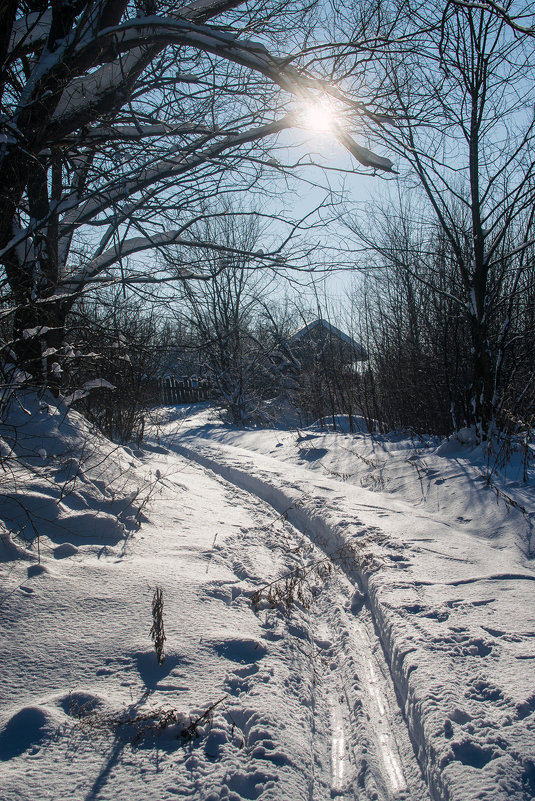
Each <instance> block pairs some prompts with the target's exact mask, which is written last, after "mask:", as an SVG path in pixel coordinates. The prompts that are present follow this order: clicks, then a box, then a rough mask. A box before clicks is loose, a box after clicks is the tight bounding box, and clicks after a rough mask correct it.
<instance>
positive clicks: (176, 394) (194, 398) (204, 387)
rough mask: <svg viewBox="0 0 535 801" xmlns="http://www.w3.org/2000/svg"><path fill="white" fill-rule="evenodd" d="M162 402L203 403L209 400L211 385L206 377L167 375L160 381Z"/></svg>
mask: <svg viewBox="0 0 535 801" xmlns="http://www.w3.org/2000/svg"><path fill="white" fill-rule="evenodd" d="M159 388H160V396H161V400H162V403H165V404H173V403H201V401H206V400H209V399H210V397H211V395H210V385H209V382H208V381H207V380H206V379H204V378H200V379H199V378H186V377H175V376H165V378H161V379H160V381H159Z"/></svg>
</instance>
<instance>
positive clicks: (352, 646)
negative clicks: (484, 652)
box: [172, 443, 431, 801]
mask: <svg viewBox="0 0 535 801" xmlns="http://www.w3.org/2000/svg"><path fill="white" fill-rule="evenodd" d="M172 449H173V450H175V451H177V452H178V453H181V454H182V455H183V456H185V457H186V458H187V459H190V460H192V461H194V462H196V463H198V464H199V465H201V466H202V467H203V468H204V469H205V470H207V471H209V472H210V473H211V474H212V476H215V477H216V479H217V480H219V481H220V482H221V483H222V484H224V485H228V486H230V487H231V488H232V489H231V492H232V493H233V494H234V495H235V498H236V501H237V502H239V503H240V504H242V505H243V506H245V507H248V506H249V507H250V506H251V505H252V506H253V508H254V509H255V510H256V513H257V514H259V515H263V516H264V517H265V516H266V515H268V519H272V520H273V519H283V520H284V522H285V527H286V530H287V531H290V532H291V536H292V537H293V538H294V540H296V541H298V542H300V543H302V544H303V546H304V545H305V544H306V545H307V546H308V547H309V548H310V547H312V549H313V551H312V554H313V556H312V560H313V559H319V558H323V557H324V556H325V551H324V550H323V549H320V548H318V546H317V545H315V544H314V543H313V537H312V538H311V537H310V533H311V531H310V529H309V530H307V528H308V527H305V526H303V519H302V516H301V514H299V513H298V514H297V515H296V514H293V515H292V514H290V513H288V511H287V510H281V508H280V501H281V500H283V501H284V499H281V498H279V497H277V491H276V490H274V488H273V487H272V486H270V485H269V484H268V483H264V482H263V480H262V478H261V477H259V476H255V475H252V474H248V479H247V480H246V481H244V480H242V475H241V474H240V472H239V471H238V470H235V469H232V468H229V466H228V464H222V463H218V462H217V460H214V454H213V451H212V452H211V454H210V458H207V457H206V455H203V454H201V453H199V452H196V451H195V449H193V448H190V447H184V446H181V445H178V444H177V443H173V445H172ZM244 485H245V486H244ZM273 497H275V498H276V500H278V501H279V502H278V503H276V504H274V505H272V503H270V500H272V499H273ZM288 520H292V523H293V522H295V520H297V522H298V523H300V525H297V527H296V526H295V525H293V524H292V523H290V522H288ZM268 525H269V524H268ZM321 534H324V532H321ZM322 539H323V538H322V537H320V540H322ZM240 542H241V546H242V547H243V546H244V540H243V536H242V537H241V538H240ZM255 547H257V538H256V537H255V538H254V540H253V541H252V542H250V543H248V545H247V548H246V550H250V549H253V550H254V548H255ZM246 558H247V559H249V560H253V561H254V557H251V556H248V557H246ZM309 561H310V556H309V559H307V562H309ZM251 563H252V562H251ZM234 567H235V566H234ZM248 572H249V570H245V572H243V571H242V572H241V574H240V572H239V571H237V575H238V577H240V578H242V579H243V578H245V577H246V574H247V573H248ZM345 572H347V573H348V574H350V573H351V571H345ZM247 577H249V576H247ZM328 590H329V591H328V592H324V593H322V594H321V595H320V598H319V600H318V601H317V602H316V603H315V604H314V605H313V606H312V608H311V610H310V611H309V613H308V615H307V618H308V625H309V627H310V631H309V635H308V636H309V642H310V644H311V646H312V649H314V648H316V649H317V651H318V652H321V662H322V664H323V666H324V669H323V670H316V668H314V673H315V678H314V699H313V709H314V717H315V720H314V722H313V725H312V732H313V736H314V737H315V740H316V743H315V744H314V749H315V757H314V760H313V763H314V766H316V765H319V766H321V770H320V771H318V772H316V770H315V767H314V768H313V770H312V775H311V787H310V801H324V799H326V798H338V799H342V801H430V799H431V795H430V792H429V789H428V788H427V786H426V785H425V782H424V780H423V778H422V772H421V769H420V766H419V765H418V762H417V759H416V757H415V754H414V750H413V747H412V744H411V741H410V736H409V732H408V728H407V726H406V723H405V719H404V716H403V713H402V711H401V708H400V706H399V704H398V701H397V697H396V692H395V689H394V682H393V679H392V676H391V675H390V671H389V668H388V665H387V662H386V660H385V658H384V654H383V650H382V646H381V643H380V641H379V639H378V637H377V634H376V629H375V624H374V620H373V616H372V612H371V610H370V608H369V606H368V604H367V603H365V602H363V603H362V604H359V607H360V608H359V609H358V611H357V612H353V611H352V610H351V599H352V596H353V594H354V593H355V592H356V593H357V595H358V596H359V595H360V592H359V588H358V583H357V582H356V581H355V580H354V578H353V580H352V579H351V576H350V575H345V574H344V570H343V569H342V570H340V567H338V569H336V570H335V571H334V573H333V575H332V577H331V579H330V586H329V588H328ZM325 596H328V597H325ZM333 596H334V599H336V600H335V601H334V604H333ZM341 599H346V600H345V603H342V601H341ZM347 599H349V601H348V600H347ZM322 732H326V733H327V735H328V736H327V742H328V745H326V744H325V738H322V737H321V733H322ZM322 774H323V776H322ZM326 774H327V778H325V775H326Z"/></svg>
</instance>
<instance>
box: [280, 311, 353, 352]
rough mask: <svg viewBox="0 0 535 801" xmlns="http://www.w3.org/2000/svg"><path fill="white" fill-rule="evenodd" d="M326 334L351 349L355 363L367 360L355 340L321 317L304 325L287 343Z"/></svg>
mask: <svg viewBox="0 0 535 801" xmlns="http://www.w3.org/2000/svg"><path fill="white" fill-rule="evenodd" d="M325 332H327V333H328V334H329V335H330V336H333V337H336V338H337V339H340V340H341V341H342V342H344V343H345V344H346V345H349V347H350V348H351V349H352V351H353V353H354V358H355V361H364V360H365V359H367V358H368V354H367V353H366V351H365V350H364V348H363V347H362V345H361V344H360V342H357V341H356V339H353V338H352V337H350V336H349V334H345V333H344V332H343V331H340V329H339V328H336V326H334V325H332V323H329V322H328V320H323V319H322V318H321V317H320V318H318V319H317V320H312V321H311V322H310V323H306V324H305V325H303V326H302V327H301V328H298V329H297V331H294V333H293V334H292V335H291V336H290V337H289V339H288V342H289V343H290V344H291V343H292V342H299V341H300V340H302V339H303V338H306V337H307V336H312V337H313V335H314V333H318V334H320V335H321V334H324V333H325Z"/></svg>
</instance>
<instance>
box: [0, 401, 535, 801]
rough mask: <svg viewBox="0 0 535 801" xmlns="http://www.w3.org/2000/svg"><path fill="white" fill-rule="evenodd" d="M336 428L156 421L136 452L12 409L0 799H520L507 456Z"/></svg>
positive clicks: (523, 673)
mask: <svg viewBox="0 0 535 801" xmlns="http://www.w3.org/2000/svg"><path fill="white" fill-rule="evenodd" d="M337 422H338V425H339V428H340V430H338V431H332V430H331V431H329V430H325V428H323V429H322V428H321V426H320V425H317V426H313V427H311V428H308V429H306V430H293V431H292V430H284V429H282V428H281V429H278V430H275V429H272V430H262V429H242V430H239V429H236V428H232V427H230V426H228V425H225V424H224V423H222V422H221V421H220V419H219V418H218V417H217V416H215V415H214V412H213V410H211V409H210V408H209V407H207V406H197V407H172V408H167V409H163V410H161V411H160V413H159V425H158V426H157V427H155V428H154V429H153V431H152V433H151V434H150V436H149V437H148V439H147V440H146V442H145V444H144V446H143V448H142V449H140V450H135V451H134V450H131V449H129V448H124V447H120V446H116V445H113V444H111V443H109V442H107V441H106V440H105V439H104V438H103V437H101V436H100V435H98V434H97V433H96V432H95V431H94V430H92V429H91V427H90V426H89V425H88V424H87V423H86V422H85V421H84V420H83V419H82V418H81V417H80V416H79V415H77V414H76V413H75V412H73V411H68V410H67V408H66V406H64V405H61V404H60V405H56V403H55V402H54V401H53V400H52V399H51V398H50V397H43V398H42V399H40V400H39V399H38V398H35V396H32V395H30V394H28V395H26V396H21V397H20V403H18V402H17V399H15V398H12V400H11V404H10V408H9V409H8V410H7V412H6V415H5V423H4V424H3V425H2V427H1V430H0V444H1V445H2V450H1V454H2V456H1V458H2V468H3V473H2V479H1V480H2V482H3V484H2V494H3V498H4V500H3V503H2V519H3V520H4V523H5V526H6V530H5V531H3V533H2V534H1V536H0V560H1V562H0V565H1V574H2V589H1V599H0V604H1V611H2V614H1V618H0V626H1V632H2V665H3V683H2V693H1V703H0V777H1V779H0V783H1V786H2V793H1V796H2V799H5V801H14V799H17V800H19V799H22V800H23V801H24V800H25V799H28V801H29V799H32V801H33V799H36V798H54V799H64V798H72V799H81V800H82V799H83V801H88V800H89V799H116V798H118V797H124V798H129V799H134V801H137V799H139V800H140V801H141V799H143V800H144V801H146V800H147V799H172V798H173V799H174V798H184V799H186V798H195V799H199V800H200V801H216V799H225V801H226V800H228V801H241V800H242V799H262V800H263V801H268V799H269V800H270V801H289V800H290V799H291V801H294V799H295V800H296V801H297V800H299V799H307V800H309V799H312V801H320V800H323V799H327V798H341V799H347V801H349V799H355V798H358V799H359V801H371V799H375V800H376V801H394V799H396V800H398V801H401V799H412V800H413V801H429V800H430V799H432V800H433V801H437V800H438V799H440V801H442V800H443V799H444V800H445V799H448V800H449V801H472V799H473V800H474V801H475V799H483V800H484V801H501V799H506V798H507V799H512V800H513V801H525V799H529V798H533V797H534V796H535V736H534V735H535V650H534V647H535V646H534V643H535V640H534V637H535V625H534V623H535V620H534V617H535V605H534V603H533V601H534V589H535V584H534V582H535V570H534V567H533V562H532V559H531V535H532V525H533V517H534V512H535V504H534V502H533V501H534V499H533V469H532V468H531V467H528V481H527V482H524V481H523V480H522V478H523V473H524V470H525V465H524V457H525V453H523V452H522V450H521V449H519V450H518V451H514V450H513V453H512V454H510V456H509V459H508V461H505V460H504V459H503V458H502V457H503V454H501V453H500V452H496V453H491V452H488V451H486V450H485V448H483V447H482V446H479V445H477V444H475V443H474V442H473V441H472V440H471V438H470V437H469V436H468V433H467V432H463V433H462V434H461V436H460V438H452V439H450V440H447V441H443V442H440V441H439V440H436V439H434V438H431V437H429V438H426V439H425V440H422V439H414V438H412V439H411V437H410V436H407V435H406V434H404V433H397V434H392V435H390V436H379V435H374V436H373V437H372V436H370V435H369V434H367V433H366V431H365V429H364V427H363V426H360V427H359V431H358V433H356V434H349V433H344V431H343V429H344V422H345V423H347V421H344V419H343V418H339V419H338V421H337ZM345 427H346V429H347V425H346V426H345ZM139 524H141V525H139ZM17 531H18V532H20V533H19V534H16V532H17ZM9 532H10V533H9ZM37 535H39V536H37ZM38 546H39V553H40V561H38ZM157 587H160V588H161V589H162V591H163V600H164V613H163V619H164V625H165V635H166V640H165V647H164V650H165V657H166V658H165V661H164V662H163V664H162V665H159V664H158V661H157V658H156V654H155V651H154V648H153V645H152V642H151V639H150V636H149V631H150V628H151V625H152V622H153V621H152V616H151V603H152V597H153V594H154V591H155V589H156V588H157ZM252 601H254V603H252Z"/></svg>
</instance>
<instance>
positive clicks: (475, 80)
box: [353, 0, 535, 437]
mask: <svg viewBox="0 0 535 801" xmlns="http://www.w3.org/2000/svg"><path fill="white" fill-rule="evenodd" d="M402 6H405V12H406V13H405V14H403V15H402V14H400V11H401V9H402ZM387 8H388V9H389V10H390V16H392V15H394V16H396V20H397V30H398V34H399V35H398V36H397V37H395V36H392V40H391V41H392V42H393V45H392V46H391V47H386V48H385V50H384V51H383V53H382V56H381V60H376V61H375V63H374V65H373V68H370V70H369V72H368V79H369V81H370V83H371V85H372V87H374V89H373V91H374V94H375V96H376V97H377V94H378V93H382V97H383V101H384V109H385V111H386V112H387V113H391V114H394V113H395V115H396V122H395V124H394V125H383V124H380V126H379V128H380V133H379V134H378V136H377V129H375V130H372V129H371V128H370V129H369V133H370V136H371V137H372V139H375V140H377V138H379V139H380V140H381V141H382V142H384V143H388V146H389V147H390V148H391V150H392V151H393V152H396V153H398V154H399V156H400V157H401V158H402V160H403V163H404V164H405V165H408V167H409V171H408V175H409V176H413V177H415V178H417V182H418V185H419V187H420V189H421V192H422V195H423V197H424V198H425V205H422V206H420V207H419V208H417V205H416V204H414V207H413V211H414V210H416V209H417V211H418V216H417V217H416V218H415V217H414V215H413V216H412V219H413V224H415V225H426V226H427V228H428V231H430V232H431V231H432V230H433V229H434V227H435V225H436V223H438V226H439V228H440V230H441V232H442V234H443V241H444V244H445V246H446V249H447V254H446V257H447V260H448V261H451V263H453V264H454V266H455V271H456V274H457V277H458V280H457V281H456V282H455V287H454V288H453V289H451V288H448V289H447V290H445V289H444V287H443V285H442V284H441V281H440V278H439V274H440V269H441V267H440V264H439V262H435V266H436V268H437V270H438V273H436V274H435V276H433V275H431V274H430V273H429V270H427V269H422V265H425V264H426V262H427V265H429V264H430V263H433V262H432V259H433V256H432V254H429V253H426V252H425V251H422V252H421V253H420V254H419V257H418V258H413V259H411V261H410V263H407V260H406V259H405V255H406V254H404V253H403V248H404V245H403V244H402V243H401V244H400V248H399V251H398V253H397V254H396V252H395V251H396V246H395V242H394V240H392V239H391V240H390V242H389V245H388V248H386V249H385V248H384V247H383V245H384V238H383V237H382V235H381V233H380V232H376V234H375V235H374V233H373V232H372V231H371V229H370V227H369V226H368V227H367V230H364V228H365V226H363V225H362V223H361V221H356V222H355V224H354V225H353V228H354V229H355V230H358V233H359V237H360V238H361V242H362V240H364V242H365V243H366V246H367V247H369V248H370V251H369V252H372V251H373V252H375V253H376V254H378V255H379V263H380V259H382V258H383V257H384V256H385V254H386V250H388V252H389V255H388V258H389V259H390V260H391V263H392V258H393V259H394V261H397V263H398V265H400V264H402V263H404V266H405V269H407V270H409V271H411V274H412V275H413V276H414V277H416V278H418V279H419V280H421V281H422V282H424V284H425V285H426V286H427V287H428V289H429V291H430V292H432V293H441V294H442V296H443V297H444V298H447V299H448V302H451V303H452V304H453V308H454V309H456V310H457V311H456V313H457V314H458V315H460V316H461V317H463V318H464V319H465V320H466V323H467V325H468V329H469V337H470V348H471V379H470V388H469V391H470V409H469V414H468V422H469V423H471V424H472V423H473V424H476V425H477V427H478V429H479V432H480V435H481V436H482V437H485V436H487V434H488V431H489V429H490V428H492V425H493V423H494V422H498V423H500V418H501V416H502V412H503V402H504V397H505V395H506V394H507V393H506V390H507V386H506V378H507V371H506V370H505V365H506V363H507V359H506V354H507V352H508V351H510V350H511V348H513V346H514V341H515V338H516V336H517V334H518V327H517V324H516V320H515V312H517V311H518V310H520V308H521V307H522V306H523V303H522V302H521V300H520V299H519V297H520V295H521V294H522V293H523V292H524V291H525V288H526V286H527V285H528V284H529V281H528V280H527V277H528V275H529V272H530V271H532V269H533V268H532V261H531V258H530V255H529V254H530V253H531V247H532V241H533V237H534V226H533V222H534V209H535V205H534V198H535V195H534V190H535V185H534V178H535V173H534V169H535V167H534V162H533V158H532V149H533V144H534V134H535V126H534V115H533V105H534V100H535V81H534V80H533V79H534V77H535V76H534V74H533V70H534V59H533V46H534V42H533V39H532V37H531V36H520V35H517V34H516V33H515V32H514V30H512V28H511V25H510V24H509V21H510V20H511V19H519V18H520V17H521V16H522V14H523V13H525V12H526V9H525V8H524V7H521V6H520V4H514V3H507V4H506V6H505V10H506V15H505V16H504V14H502V13H498V10H497V9H496V8H495V7H494V4H491V3H486V2H482V3H479V2H477V3H472V2H450V3H448V4H447V6H446V7H445V6H444V5H443V4H442V3H439V2H435V1H434V0H429V1H428V0H426V2H422V3H415V4H412V3H411V4H398V3H393V4H391V5H389V6H388V7H385V16H387V17H388V16H389V13H388V11H387ZM387 51H388V52H387ZM416 191H417V190H416V189H415V190H414V192H416ZM393 213H395V214H401V215H402V216H403V208H401V209H400V207H399V206H398V208H397V210H396V211H395V212H393ZM435 230H436V229H435ZM381 240H382V242H381ZM428 241H429V238H428Z"/></svg>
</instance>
